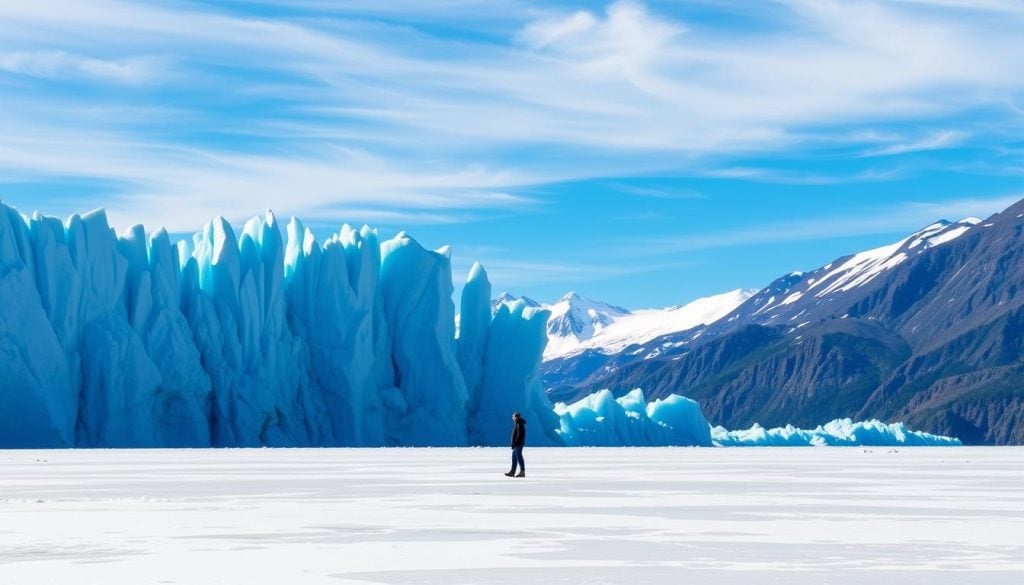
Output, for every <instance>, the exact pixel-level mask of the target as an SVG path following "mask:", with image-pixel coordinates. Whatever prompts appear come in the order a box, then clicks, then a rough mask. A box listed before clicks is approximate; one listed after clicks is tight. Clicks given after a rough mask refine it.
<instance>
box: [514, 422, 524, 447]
mask: <svg viewBox="0 0 1024 585" xmlns="http://www.w3.org/2000/svg"><path fill="white" fill-rule="evenodd" d="M525 444H526V419H525V418H523V417H519V418H517V419H516V425H515V426H514V427H512V446H513V447H522V446H523V445H525Z"/></svg>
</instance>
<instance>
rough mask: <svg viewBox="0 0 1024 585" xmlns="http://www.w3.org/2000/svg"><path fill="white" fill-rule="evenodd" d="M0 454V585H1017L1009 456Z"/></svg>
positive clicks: (1020, 554)
mask: <svg viewBox="0 0 1024 585" xmlns="http://www.w3.org/2000/svg"><path fill="white" fill-rule="evenodd" d="M526 457H527V466H528V468H529V469H528V478H527V479H525V480H519V479H508V478H505V477H503V476H502V475H501V472H503V471H505V470H506V469H507V467H508V465H509V461H508V450H507V449H488V448H464V449H249V450H239V449H223V450H159V451H147V450H130V451H120V450H109V451H82V450H62V451H0V465H2V466H3V473H2V474H0V582H2V583H4V584H5V585H20V584H37V583H38V584H44V583H45V584H52V583H64V584H68V583H76V584H78V583H81V584H92V583H96V584H104V585H116V584H132V585H139V584H147V583H182V584H185V583H187V584H196V583H216V584H243V583H244V584H247V585H251V584H261V583H298V584H306V583H316V584H320V583H323V584H326V583H331V584H353V583H363V584H365V583H387V584H399V583H439V584H440V583H445V584H461V583H499V584H501V583H517V584H519V583H531V582H536V583H673V584H675V583H688V582H691V583H787V584H800V583H815V584H818V583H851V584H852V583H857V584H862V583H894V582H899V583H985V584H994V583H995V584H998V583H1020V582H1021V578H1022V576H1024V472H1022V469H1024V449H1020V448H973V447H965V448H958V449H917V448H898V449H892V448H868V449H864V448H849V449H827V448H826V449H798V450H793V449H771V448H768V449H692V448H659V449H628V448H615V449H603V448H592V449H561V448H546V449H541V448H528V449H527V451H526Z"/></svg>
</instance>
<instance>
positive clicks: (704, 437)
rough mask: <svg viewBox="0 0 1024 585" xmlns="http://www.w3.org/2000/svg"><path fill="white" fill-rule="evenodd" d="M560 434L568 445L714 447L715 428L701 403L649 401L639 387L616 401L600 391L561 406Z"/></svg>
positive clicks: (682, 399)
mask: <svg viewBox="0 0 1024 585" xmlns="http://www.w3.org/2000/svg"><path fill="white" fill-rule="evenodd" d="M555 412H556V413H557V414H558V415H559V417H560V426H559V434H561V435H562V438H563V440H564V441H565V443H566V444H568V445H578V446H589V447H614V446H631V447H641V446H649V447H650V446H705V447H710V446H711V444H712V443H711V427H710V425H709V424H708V421H707V419H706V418H704V414H703V413H702V412H701V410H700V405H698V404H697V403H696V402H695V401H693V400H690V399H689V398H685V397H682V396H678V395H672V396H669V397H668V398H666V399H665V400H655V401H654V402H651V403H649V404H648V403H647V402H646V401H645V399H644V393H643V390H641V389H639V388H637V389H635V390H633V391H631V392H629V393H628V394H626V395H625V396H622V397H620V398H615V396H614V395H613V394H612V393H611V391H610V390H607V389H606V390H600V391H598V392H595V393H593V394H590V395H589V396H586V397H584V398H583V399H581V400H579V401H577V402H574V403H572V404H565V403H562V402H559V403H558V404H556V405H555Z"/></svg>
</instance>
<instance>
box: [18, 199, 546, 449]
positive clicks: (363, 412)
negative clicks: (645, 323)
mask: <svg viewBox="0 0 1024 585" xmlns="http://www.w3.org/2000/svg"><path fill="white" fill-rule="evenodd" d="M480 271H481V272H482V268H481V269H480ZM487 288H488V290H489V285H487ZM452 292H453V286H452V274H451V259H450V256H449V252H448V250H447V249H442V250H438V251H430V250H426V249H424V248H423V247H422V246H420V245H419V244H418V243H417V242H416V241H415V240H413V239H412V238H410V237H409V236H408V235H406V234H404V233H402V234H398V235H397V236H396V237H395V238H393V239H391V240H388V241H385V242H381V241H379V239H378V236H377V233H376V231H374V230H372V229H370V228H368V227H363V228H362V229H354V228H352V227H350V226H347V225H346V226H343V227H342V228H341V229H340V231H339V232H337V233H335V234H333V235H331V236H330V237H328V238H327V239H326V240H325V241H323V242H318V241H317V239H316V238H315V237H314V236H313V234H312V232H311V231H309V230H308V229H306V228H305V227H304V226H303V225H302V223H301V222H300V221H298V220H295V219H293V220H291V221H290V222H289V223H288V225H287V227H286V228H284V229H283V230H282V226H281V225H280V223H279V222H278V220H277V218H276V217H275V216H274V215H273V213H270V212H268V213H267V214H266V215H265V216H263V217H257V218H254V219H252V220H251V221H249V222H248V223H246V224H245V226H244V228H243V229H242V230H240V231H239V232H238V233H237V234H236V232H235V230H234V229H233V228H232V226H231V225H230V224H229V223H228V222H227V221H226V220H224V219H223V218H216V219H214V220H213V221H211V222H210V223H208V224H206V225H205V226H203V228H202V229H201V230H200V231H199V232H198V233H196V234H195V235H194V236H193V237H192V239H191V241H182V242H178V243H176V244H175V243H172V242H171V239H170V237H169V236H168V234H167V233H166V232H165V231H163V230H159V231H156V232H154V233H152V234H147V233H146V231H145V229H144V228H143V227H142V226H134V227H132V228H130V229H129V230H128V231H127V232H125V233H124V234H122V235H120V236H118V235H117V234H115V233H114V231H113V230H112V229H111V227H110V225H109V223H108V221H107V217H106V214H105V213H104V212H103V211H102V210H100V211H95V212H91V213H87V214H83V215H74V216H72V217H71V218H70V219H68V220H67V221H66V222H62V221H60V220H59V219H56V218H50V217H43V216H40V215H38V214H36V215H34V216H32V217H31V218H29V217H25V216H23V215H21V214H19V213H18V212H17V211H16V210H15V209H13V208H11V207H8V206H5V205H2V204H0V446H2V447H69V446H83V447H150V446H154V447H155V446H175V447H177V446H209V445H213V446H298V445H311V446H317V445H352V446H370V445H466V444H469V442H470V436H471V429H473V430H472V433H473V435H472V436H474V437H475V441H477V442H480V443H483V442H485V441H486V442H494V443H499V442H500V441H499V440H498V438H499V437H502V436H504V435H505V434H507V432H508V428H509V423H508V421H507V420H506V418H507V416H508V414H509V413H511V411H512V410H513V409H516V408H520V409H523V410H524V411H525V412H536V415H535V416H533V419H534V421H533V422H534V423H535V424H536V427H535V428H536V431H537V432H535V433H534V434H533V438H535V439H536V440H535V441H533V442H534V443H535V444H536V443H538V442H539V443H550V444H554V443H557V442H558V435H557V433H555V432H554V427H555V426H557V425H556V423H555V422H553V421H556V417H555V415H554V413H553V412H551V411H550V410H551V409H550V405H549V404H548V403H547V401H546V398H545V397H544V395H543V392H542V389H541V387H540V384H539V381H538V374H537V368H538V367H539V364H540V355H541V354H542V352H543V348H544V342H545V340H544V338H543V330H544V321H545V319H546V315H544V314H539V315H532V316H529V315H523V314H522V313H518V314H516V315H515V316H513V315H511V314H508V315H505V316H498V317H497V318H495V319H491V316H490V314H489V309H487V314H486V315H484V314H482V313H480V312H479V311H478V317H479V318H478V320H477V323H476V324H475V325H473V324H471V322H472V320H471V319H467V320H466V321H467V323H468V326H467V330H472V329H473V327H474V326H475V327H476V328H477V331H476V333H474V335H475V336H476V340H477V341H476V345H475V346H474V348H473V351H474V352H475V353H472V355H470V354H466V353H465V351H466V350H467V349H469V348H468V346H465V347H464V348H463V349H462V351H461V352H460V350H459V347H458V342H457V341H456V336H455V324H454V323H455V319H454V317H455V305H454V303H453V302H452V298H451V297H452ZM485 301H486V302H485V303H484V306H485V307H489V300H486V299H485ZM538 331H539V332H540V335H539V336H538V335H537V334H536V333H537V332H538ZM523 344H525V345H523ZM464 370H465V371H467V372H475V373H474V374H473V378H472V382H471V384H469V385H467V383H466V380H465V377H464V373H463V372H464ZM471 393H472V396H471ZM482 398H485V399H486V400H488V403H487V404H481V402H480V400H481V399H482ZM499 408H500V409H504V410H506V411H507V412H504V413H503V416H502V417H501V420H500V425H499V427H500V428H496V429H490V428H483V427H482V426H481V425H483V424H490V422H486V423H484V422H481V421H485V420H486V421H490V420H491V418H488V416H487V415H486V414H485V413H487V412H497V409H499ZM545 408H546V409H547V410H546V411H545ZM470 409H472V412H473V414H474V415H476V417H477V418H475V419H474V418H471V416H470ZM495 420H496V419H495ZM545 420H547V421H548V424H549V425H550V427H551V432H550V437H548V438H547V439H545V437H547V435H545V433H544V432H543V429H544V428H545V422H544V421H545ZM471 422H472V424H471ZM495 424H498V423H497V422H496V423H495Z"/></svg>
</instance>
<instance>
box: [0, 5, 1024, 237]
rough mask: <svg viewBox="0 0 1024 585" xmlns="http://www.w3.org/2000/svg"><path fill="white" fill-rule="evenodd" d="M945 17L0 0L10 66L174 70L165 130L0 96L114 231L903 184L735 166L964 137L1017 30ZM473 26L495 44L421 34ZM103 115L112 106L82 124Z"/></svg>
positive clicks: (7, 173) (22, 143)
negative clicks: (601, 192)
mask: <svg viewBox="0 0 1024 585" xmlns="http://www.w3.org/2000/svg"><path fill="white" fill-rule="evenodd" d="M271 4H272V3H271ZM936 4H942V5H941V6H936ZM951 4H962V3H960V2H958V0H946V1H945V2H941V1H939V0H936V2H931V3H926V2H917V3H914V2H901V3H885V4H882V3H876V2H856V3H850V2H837V1H834V0H813V1H812V0H782V1H780V2H778V3H774V4H768V5H765V6H767V7H765V6H761V7H759V8H758V10H759V11H761V12H759V14H768V15H769V16H768V17H767V18H766V20H765V28H763V29H760V28H759V29H756V30H755V29H750V30H738V31H737V30H729V29H723V28H719V27H716V25H715V24H714V23H701V22H682V21H681V20H680V19H679V18H678V17H676V16H675V15H674V14H673V13H672V10H671V8H668V7H666V8H664V9H663V10H652V9H649V8H647V7H646V6H645V5H644V4H641V3H639V2H615V3H611V4H609V5H608V6H607V7H606V9H605V10H603V11H601V10H584V11H580V10H561V9H558V8H551V7H549V6H547V5H544V4H522V3H517V2H506V3H505V4H503V5H502V8H501V10H495V9H490V10H489V9H488V8H487V7H486V6H484V5H482V4H481V3H480V2H477V1H474V0H465V1H463V2H457V3H455V4H451V5H444V6H442V5H440V4H423V5H418V6H417V7H416V8H414V9H413V10H411V11H410V12H409V14H410V15H414V16H410V17H409V18H412V19H413V20H412V21H411V22H400V23H399V24H383V23H381V22H378V20H377V19H374V18H373V17H374V15H377V14H386V15H387V17H388V19H392V20H393V19H396V18H397V19H401V16H402V14H403V12H402V11H400V10H396V9H394V7H384V8H377V7H376V6H375V5H371V3H362V4H359V3H355V4H349V5H345V6H343V7H339V6H335V7H332V8H329V9H327V13H328V16H327V17H324V18H309V17H308V16H310V15H308V14H305V13H303V12H302V10H303V9H304V8H305V7H308V6H314V7H316V6H319V4H318V3H317V2H312V3H306V4H305V5H300V6H299V7H298V8H293V9H292V10H289V11H288V12H287V13H288V14H291V15H293V16H289V17H281V18H277V19H274V20H270V19H267V18H259V17H251V16H240V15H237V14H233V13H231V12H230V10H229V9H222V10H218V9H215V8H211V7H203V6H202V5H196V4H177V3H175V4H161V5H146V4H138V3H127V2H117V1H114V0H81V1H78V2H73V3H67V2H57V1H55V0H38V1H35V2H19V3H4V4H3V5H2V6H0V55H2V56H0V69H4V70H6V71H9V72H16V73H19V74H24V75H34V76H37V77H47V78H51V79H60V78H66V77H80V78H83V79H90V78H91V79H96V80H98V81H107V82H118V83H129V82H135V81H142V80H147V79H152V78H153V77H152V76H154V75H173V78H174V80H175V89H176V90H179V91H180V92H181V94H180V95H179V96H178V97H176V98H175V99H174V107H175V108H176V109H177V110H179V111H175V112H173V116H174V117H175V119H176V120H177V121H176V122H169V121H168V119H167V117H165V116H164V115H159V116H153V117H149V118H147V117H146V116H139V115H138V113H139V112H140V111H144V110H145V109H146V108H147V107H152V108H158V107H160V106H162V105H163V103H164V102H163V101H153V102H133V101H131V99H130V98H129V97H128V96H123V95H117V96H106V97H102V96H101V97H96V96H92V97H83V96H79V95H68V94H66V93H61V92H53V93H49V94H45V95H30V96H24V95H21V96H20V98H21V101H18V100H16V99H15V96H10V95H6V93H0V96H2V97H3V98H4V102H5V110H6V114H4V113H0V133H2V134H3V135H4V136H5V140H4V141H3V142H2V143H0V179H3V178H12V177H13V178H17V177H26V176H28V177H34V178H38V177H80V178H86V179H92V180H96V181H106V182H113V183H116V184H117V185H118V186H119V188H118V196H117V197H112V198H111V207H112V208H113V209H112V215H113V216H115V217H117V216H120V217H122V218H124V219H125V220H130V221H146V222H147V223H150V224H152V223H159V222H167V223H172V224H174V226H172V227H180V228H184V227H186V225H187V226H189V227H195V223H196V222H198V221H202V220H204V219H206V218H208V216H209V215H211V214H213V213H216V212H223V211H224V210H225V209H228V210H230V211H231V212H232V213H237V214H238V215H240V216H248V215H251V214H254V213H258V212H260V211H262V210H263V209H264V208H266V207H275V208H281V203H280V202H281V201H282V200H284V201H286V202H287V205H288V206H290V207H292V208H293V209H294V211H295V212H297V213H304V214H308V215H312V216H316V215H318V214H325V213H329V212H330V211H329V210H336V209H338V208H345V207H350V208H354V209H374V210H378V211H379V212H381V213H384V212H390V213H400V212H404V211H409V210H411V211H412V212H414V213H417V214H419V217H423V218H427V219H429V218H433V219H436V220H438V221H446V220H448V219H451V218H452V217H464V216H463V215H460V214H462V213H464V212H465V211H466V210H472V209H479V208H481V207H500V206H507V205H522V204H525V203H527V202H526V201H524V198H522V197H513V198H511V199H502V198H500V197H494V196H492V195H493V194H494V193H517V192H521V191H523V190H525V189H526V188H528V187H531V186H535V185H542V184H544V183H548V182H555V181H565V180H580V179H587V178H594V177H607V176H623V175H631V174H632V175H637V174H644V173H656V172H660V171H664V170H671V171H673V172H675V173H677V174H687V173H689V174H692V175H698V176H733V177H739V178H745V179H748V180H764V181H782V182H785V181H793V182H805V183H812V184H824V183H827V182H830V181H831V182H835V181H837V180H838V181H847V180H884V179H887V178H891V177H893V176H896V175H893V173H897V174H898V173H899V172H902V171H901V170H900V169H895V170H894V169H880V170H874V169H867V170H864V171H861V172H853V171H847V172H846V173H845V174H844V175H843V176H840V177H828V176H825V177H819V176H817V175H816V174H813V173H811V174H807V173H798V174H792V173H789V174H787V173H780V172H779V171H772V170H770V169H756V168H753V167H751V166H748V165H742V164H739V163H737V162H736V160H735V159H737V158H738V157H742V156H747V155H757V154H765V153H771V154H773V155H780V154H785V153H799V152H802V151H806V149H812V150H813V149H815V148H820V147H822V145H824V144H828V143H829V142H830V141H841V142H842V143H843V144H845V145H846V146H847V147H849V148H850V154H849V157H850V158H855V157H856V156H857V155H858V154H860V153H862V152H864V150H865V148H864V147H870V148H873V149H875V154H876V155H881V154H890V155H891V154H897V153H899V152H910V151H911V150H912V149H918V150H921V149H925V148H939V147H943V146H945V145H949V144H952V143H954V142H955V141H956V140H958V139H963V137H962V136H958V135H956V134H950V133H948V132H951V131H945V130H943V128H949V127H950V126H953V125H954V124H951V123H950V122H949V121H948V117H950V116H956V115H957V114H958V113H960V112H965V111H975V110H977V109H978V108H984V107H987V106H989V105H991V104H993V103H999V104H1006V103H1012V101H1013V100H1012V95H1013V94H1014V93H1019V92H1022V91H1024V78H1022V77H1021V76H1020V75H1019V72H1020V71H1021V70H1024V36H1022V35H1020V34H1019V31H1020V29H1021V26H1022V25H1024V21H1022V19H1021V18H1020V15H1018V14H1016V13H1014V12H1013V11H1011V10H1006V8H1007V6H1008V5H1007V4H1006V3H1003V2H998V1H997V0H990V1H989V2H988V3H987V4H986V6H988V8H987V9H971V10H967V9H966V8H963V9H962V10H961V8H950V6H949V5H951ZM951 10H953V11H955V16H956V17H953V16H950V11H951ZM378 11H382V12H378ZM488 11H490V12H500V14H496V15H494V17H493V18H488V17H487V13H488ZM961 11H962V12H963V13H962V14H961ZM461 14H466V15H467V20H466V22H469V23H475V24H473V25H472V26H479V27H480V28H481V29H485V30H486V35H483V36H484V37H485V38H484V39H483V40H481V39H478V38H475V37H473V36H469V37H463V38H446V37H444V36H439V35H435V34H432V33H431V27H430V26H424V27H422V28H417V25H418V24H420V23H424V22H425V23H434V22H439V21H440V19H456V20H457V19H458V18H459V16H460V15H461ZM396 15H397V16H396ZM965 15H966V16H965ZM449 22H450V21H449ZM495 22H497V23H500V24H494V23H495ZM484 23H486V24H484ZM982 25H984V26H982ZM467 26H469V25H467ZM112 39H116V43H113V42H112ZM112 46H116V47H117V48H118V50H119V51H123V54H119V55H109V54H108V52H109V50H110V47H112ZM86 55H88V56H86ZM124 55H133V56H139V55H142V56H152V55H160V56H161V57H160V58H159V59H156V58H154V57H124ZM154 59H156V60H154ZM6 91H8V90H7V89H6V88H0V92H6ZM139 99H142V98H139ZM90 100H91V101H90ZM254 102H256V103H257V107H251V108H249V106H250V105H251V104H252V103H254ZM234 104H241V105H240V106H239V107H233V106H234ZM87 107H88V108H93V109H94V110H102V111H103V115H102V116H81V117H75V116H73V115H72V114H71V113H73V112H80V111H82V110H81V109H82V108H87ZM1001 107H1004V108H1005V106H1001ZM247 108H248V109H247ZM170 115H171V114H168V116H170ZM908 121H910V122H914V124H915V127H917V128H919V129H920V131H921V132H922V133H924V136H925V137H924V138H923V139H919V140H917V141H913V140H911V141H903V142H896V143H893V142H892V141H890V140H884V139H879V138H880V137H879V136H878V135H876V136H868V135H867V134H864V135H863V138H864V139H863V141H862V142H860V143H858V142H857V136H856V130H858V128H859V129H863V128H865V127H869V128H884V127H885V125H886V124H888V123H891V122H908ZM179 128H183V129H187V130H188V131H187V132H178V130H179ZM969 130H971V135H972V139H976V141H977V142H978V143H984V139H985V137H984V136H979V135H977V134H976V131H975V129H974V128H969ZM929 132H932V133H931V134H929ZM943 132H947V133H946V134H943ZM193 135H199V136H202V137H204V138H203V139H202V140H199V139H196V138H194V136H193ZM210 135H214V136H215V139H209V136H210ZM225 136H227V138H225ZM858 144H860V145H862V146H861V147H859V148H858ZM992 146H993V147H995V146H997V145H992ZM901 149H902V150H901ZM887 151H888V152H887ZM716 173H717V175H716ZM482 194H491V195H487V196H483V195H482Z"/></svg>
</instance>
